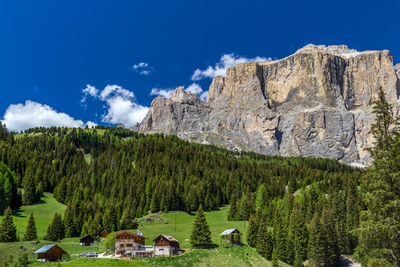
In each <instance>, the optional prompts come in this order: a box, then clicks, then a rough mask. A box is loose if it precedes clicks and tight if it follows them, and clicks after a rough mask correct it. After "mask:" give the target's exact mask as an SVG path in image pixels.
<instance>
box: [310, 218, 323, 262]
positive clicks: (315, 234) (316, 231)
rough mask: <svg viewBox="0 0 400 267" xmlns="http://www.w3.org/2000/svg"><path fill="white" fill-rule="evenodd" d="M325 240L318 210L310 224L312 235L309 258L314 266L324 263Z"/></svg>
mask: <svg viewBox="0 0 400 267" xmlns="http://www.w3.org/2000/svg"><path fill="white" fill-rule="evenodd" d="M324 256H325V242H324V234H323V229H322V225H321V221H320V218H319V214H318V213H317V212H316V213H314V216H313V218H312V220H311V224H310V237H309V238H308V260H309V264H310V266H312V267H314V266H315V267H319V266H322V265H323V264H324V260H325V259H324Z"/></svg>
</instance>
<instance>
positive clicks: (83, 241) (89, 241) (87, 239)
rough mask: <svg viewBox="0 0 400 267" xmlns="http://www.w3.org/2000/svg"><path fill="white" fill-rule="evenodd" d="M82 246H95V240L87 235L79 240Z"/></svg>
mask: <svg viewBox="0 0 400 267" xmlns="http://www.w3.org/2000/svg"><path fill="white" fill-rule="evenodd" d="M79 243H80V244H81V246H93V245H94V238H93V236H91V235H85V236H84V237H82V238H81V239H80V240H79Z"/></svg>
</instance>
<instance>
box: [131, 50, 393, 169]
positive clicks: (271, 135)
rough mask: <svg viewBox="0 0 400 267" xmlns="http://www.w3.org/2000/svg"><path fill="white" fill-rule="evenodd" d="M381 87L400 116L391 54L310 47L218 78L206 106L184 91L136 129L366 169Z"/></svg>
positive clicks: (158, 103)
mask: <svg viewBox="0 0 400 267" xmlns="http://www.w3.org/2000/svg"><path fill="white" fill-rule="evenodd" d="M380 87H382V88H383V90H384V92H385V94H386V96H387V98H388V100H389V101H390V102H391V103H393V104H394V106H395V110H396V111H395V112H396V113H398V110H399V108H398V107H400V102H398V98H399V93H400V64H397V65H396V66H393V59H392V56H391V55H390V53H389V51H387V50H383V51H363V52H358V51H355V50H351V49H349V48H348V47H347V46H344V45H342V46H316V45H307V46H305V47H303V48H301V49H299V50H298V51H297V52H296V53H294V54H293V55H290V56H288V57H286V58H283V59H280V60H276V61H268V62H248V63H242V64H238V65H236V66H233V67H231V68H229V69H228V70H227V72H226V77H221V76H219V77H215V78H214V79H213V81H212V83H211V85H210V88H209V91H208V99H207V102H203V101H202V100H200V99H199V98H198V96H197V95H194V94H192V93H190V92H186V91H185V90H184V88H183V87H179V88H177V89H176V90H175V91H174V93H173V95H172V96H171V98H170V99H167V98H163V97H157V98H155V99H154V100H153V102H152V104H151V107H150V110H149V112H148V114H147V116H146V117H145V119H144V120H143V121H142V122H141V123H140V124H139V125H138V126H137V130H139V131H141V132H145V133H154V132H162V133H165V134H173V135H177V136H179V137H181V138H183V139H186V140H190V141H194V142H199V143H205V144H215V145H219V146H223V147H226V148H228V149H232V150H246V151H249V150H252V151H255V152H257V153H262V154H268V155H282V156H307V157H328V158H336V159H338V160H340V161H342V162H346V163H354V164H361V165H368V164H370V163H371V157H370V156H369V153H368V152H367V151H365V148H366V147H369V146H371V144H372V142H373V140H372V138H371V136H370V135H369V134H368V132H369V130H370V127H371V124H372V123H373V122H374V115H373V114H372V104H373V102H374V101H375V100H376V98H377V92H378V89H379V88H380Z"/></svg>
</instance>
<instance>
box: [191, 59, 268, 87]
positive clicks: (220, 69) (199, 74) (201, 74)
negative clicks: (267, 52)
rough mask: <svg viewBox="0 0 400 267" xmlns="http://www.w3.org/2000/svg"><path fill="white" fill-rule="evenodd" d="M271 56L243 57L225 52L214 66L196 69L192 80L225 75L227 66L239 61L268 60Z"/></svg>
mask: <svg viewBox="0 0 400 267" xmlns="http://www.w3.org/2000/svg"><path fill="white" fill-rule="evenodd" d="M270 60H272V59H271V58H264V57H255V58H245V57H240V56H237V55H235V54H233V53H232V54H225V55H223V56H222V57H221V59H220V61H219V62H218V63H216V64H215V66H214V67H212V66H208V67H207V68H206V69H204V70H200V69H196V70H195V71H194V73H193V75H192V80H193V81H199V80H202V79H204V78H214V77H216V76H225V74H226V70H227V69H228V68H229V67H232V66H235V65H237V64H239V63H244V62H250V61H270Z"/></svg>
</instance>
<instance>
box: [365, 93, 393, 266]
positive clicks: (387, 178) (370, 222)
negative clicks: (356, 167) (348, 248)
mask: <svg viewBox="0 0 400 267" xmlns="http://www.w3.org/2000/svg"><path fill="white" fill-rule="evenodd" d="M373 112H374V113H375V115H376V120H375V123H374V124H373V125H372V127H371V131H370V133H371V134H372V136H373V137H374V139H375V143H374V147H373V148H372V149H370V152H371V155H372V157H373V158H374V162H373V165H372V166H371V167H370V168H369V169H368V171H367V173H366V175H364V177H363V180H362V186H363V188H364V189H365V190H366V191H367V194H365V204H366V206H367V210H365V211H362V213H361V217H360V218H362V221H361V222H360V227H359V229H358V233H359V246H358V248H357V253H358V256H359V258H360V259H361V261H362V263H363V265H368V264H370V263H369V260H370V259H372V258H376V255H379V257H381V258H382V260H383V261H387V262H390V263H391V264H393V265H394V266H400V242H399V240H400V205H399V204H398V203H399V201H400V131H399V122H398V119H397V118H395V117H394V116H393V112H392V106H391V105H390V104H389V103H388V102H387V100H386V98H385V94H384V92H383V90H382V88H380V89H379V92H378V100H377V101H376V102H375V105H374V109H373Z"/></svg>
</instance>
